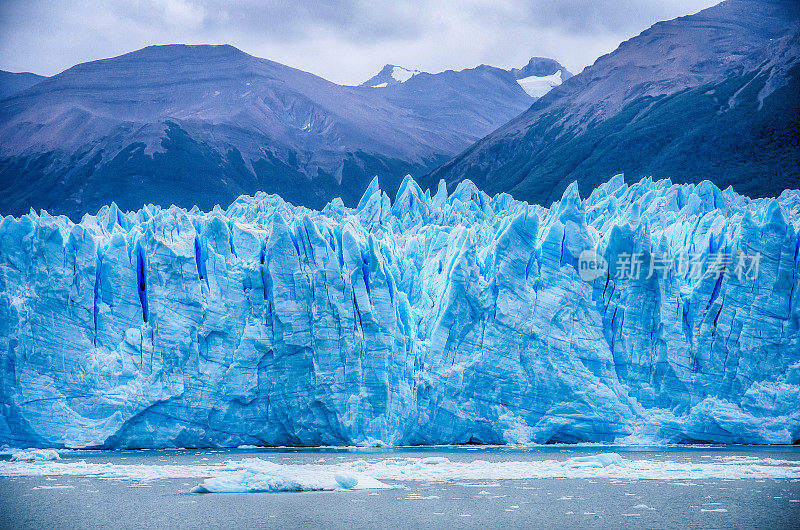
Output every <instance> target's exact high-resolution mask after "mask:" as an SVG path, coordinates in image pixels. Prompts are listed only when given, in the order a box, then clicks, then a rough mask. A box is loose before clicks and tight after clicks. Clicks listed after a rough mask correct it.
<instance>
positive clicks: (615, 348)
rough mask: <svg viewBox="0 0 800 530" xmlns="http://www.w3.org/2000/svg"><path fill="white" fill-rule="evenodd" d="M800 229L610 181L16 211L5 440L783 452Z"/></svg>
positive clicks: (794, 344) (797, 222)
mask: <svg viewBox="0 0 800 530" xmlns="http://www.w3.org/2000/svg"><path fill="white" fill-rule="evenodd" d="M798 233H800V192H798V191H792V190H789V191H785V192H784V193H783V194H782V195H781V196H780V197H779V198H776V199H756V200H753V199H749V198H747V197H743V196H740V195H738V194H736V193H735V192H734V191H733V190H731V189H726V190H720V189H718V188H717V187H716V186H714V185H713V184H712V183H710V182H702V183H701V184H698V185H674V184H672V183H671V182H670V181H668V180H659V181H653V180H651V179H644V180H642V181H640V182H637V183H634V184H632V185H628V184H626V183H625V182H624V180H623V178H622V177H621V176H616V177H614V178H612V179H611V180H610V181H608V182H607V183H605V184H603V185H601V186H600V187H598V188H597V189H596V190H594V192H592V194H591V195H590V196H589V197H588V198H586V199H581V198H580V197H579V195H578V190H577V186H575V185H572V186H570V187H569V188H568V189H567V190H566V192H565V193H564V195H563V197H562V198H561V200H560V201H559V202H556V203H555V204H553V206H552V207H551V208H549V209H548V208H543V207H541V206H531V205H529V204H527V203H524V202H518V201H516V200H514V199H513V198H512V197H511V196H509V195H507V194H499V195H496V196H494V197H489V196H488V195H486V194H485V193H483V192H481V191H480V190H478V189H477V188H476V187H475V185H474V184H473V183H471V182H469V181H463V182H461V183H460V184H459V185H458V187H457V188H456V189H455V190H454V191H453V193H452V194H449V195H448V193H447V190H446V188H445V186H444V184H443V183H442V184H440V185H439V188H438V189H437V190H436V192H435V193H431V192H423V190H421V189H420V188H419V186H417V184H416V183H415V182H414V181H413V180H412V179H411V178H407V179H406V180H405V181H404V182H403V183H402V185H401V187H400V190H399V192H398V194H397V197H396V200H395V201H394V203H392V201H391V200H390V198H389V197H388V195H386V194H385V193H384V192H382V191H381V189H380V188H379V186H378V182H377V180H376V181H373V183H372V185H371V186H370V187H369V188H368V189H367V191H366V192H365V194H364V197H363V198H362V199H361V201H360V203H359V204H358V207H357V208H347V207H345V206H344V205H343V203H342V201H340V200H334V201H332V202H331V203H330V204H328V205H327V206H326V207H325V208H324V209H323V210H322V211H314V210H309V209H306V208H303V207H295V206H292V205H291V204H288V203H286V202H284V201H283V200H282V199H281V198H280V197H278V196H277V195H267V194H257V195H256V196H254V197H250V196H242V197H240V198H238V199H237V200H236V201H235V202H234V203H233V204H231V205H230V207H228V208H227V210H223V209H222V208H220V207H216V208H214V209H213V210H212V211H211V212H202V211H200V210H199V209H197V208H193V209H192V210H189V211H187V210H184V209H181V208H178V207H175V206H173V207H171V208H166V209H165V208H161V207H158V206H153V205H148V206H145V207H143V208H142V209H141V210H139V211H136V212H123V211H120V209H119V208H117V206H115V205H113V204H112V205H111V206H106V207H103V208H102V209H101V210H100V211H99V212H98V214H97V215H85V216H84V217H83V219H82V220H81V222H80V223H77V224H75V223H73V222H72V221H70V220H69V219H68V218H67V217H63V216H62V217H54V216H51V215H48V214H47V213H46V212H41V213H40V214H37V213H36V212H33V211H31V212H30V213H29V214H27V215H23V216H21V217H18V218H15V217H11V216H8V217H5V218H4V219H3V220H2V224H0V407H1V408H0V445H2V444H8V445H10V446H13V447H33V446H38V447H56V448H60V447H108V448H118V447H127V448H135V447H168V446H182V447H192V446H237V445H240V444H258V445H319V444H335V445H356V444H358V445H383V444H387V445H399V444H432V443H464V442H470V441H472V442H480V443H544V442H581V441H597V442H612V441H617V442H625V443H650V442H652V443H671V442H690V441H712V442H746V443H793V442H795V441H797V440H800V288H798V285H799V284H800V260H799V259H798V245H799V244H800V238H798ZM587 251H588V252H591V253H594V255H595V256H596V257H597V260H596V261H597V262H598V263H600V262H604V263H606V265H607V269H606V270H604V269H600V272H599V273H598V274H594V275H592V276H594V277H593V278H589V277H587V276H586V275H584V274H583V273H584V272H585V270H584V269H583V267H584V265H585V260H583V259H582V256H583V255H584V253H586V252H587ZM662 254H664V255H671V256H683V255H687V256H692V259H693V260H697V262H698V263H705V264H706V265H709V264H711V263H712V262H714V260H715V256H720V255H724V256H726V257H727V258H726V259H728V258H730V259H728V261H727V262H724V263H722V266H721V267H720V268H719V270H718V271H716V272H715V271H714V270H713V268H709V269H708V270H707V271H705V272H704V273H703V274H702V275H698V274H695V273H694V271H693V270H692V269H691V268H689V269H686V268H683V267H681V266H679V263H678V262H677V261H676V262H671V263H670V264H669V266H667V267H662V268H656V267H655V266H653V265H647V263H652V258H653V257H654V256H659V255H662ZM634 255H635V256H639V257H642V259H643V261H644V263H645V266H644V268H643V271H642V272H643V274H639V275H634V274H627V275H626V274H620V270H622V268H623V266H624V263H625V260H624V258H626V257H629V256H634ZM742 255H745V256H749V257H751V258H752V257H753V256H758V257H759V260H760V261H758V262H757V263H758V267H757V268H756V270H754V269H753V267H752V265H753V260H752V259H751V261H750V265H751V266H750V268H749V270H748V271H745V272H746V273H745V274H742V270H741V269H740V268H738V267H739V266H740V262H738V261H737V259H738V258H737V256H742ZM623 272H624V271H623ZM629 272H630V271H629Z"/></svg>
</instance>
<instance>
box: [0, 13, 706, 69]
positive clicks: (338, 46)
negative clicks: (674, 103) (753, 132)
mask: <svg viewBox="0 0 800 530" xmlns="http://www.w3.org/2000/svg"><path fill="white" fill-rule="evenodd" d="M714 3H715V1H714V0H660V1H657V0H616V1H615V0H608V1H596V0H595V1H592V0H529V1H525V0H422V1H416V2H411V1H402V0H399V1H388V0H372V1H369V0H341V1H308V0H301V1H297V2H292V1H288V0H240V1H238V2H226V1H223V0H127V1H123V0H105V1H103V0H81V1H77V2H76V1H67V0H50V1H47V0H27V1H26V0H5V1H4V2H0V68H2V69H7V70H12V71H34V72H36V73H41V74H46V75H51V74H54V73H57V72H59V71H61V70H64V69H65V68H68V67H69V66H72V65H73V64H76V63H78V62H83V61H87V60H93V59H99V58H103V57H110V56H114V55H119V54H122V53H126V52H128V51H132V50H135V49H138V48H141V47H143V46H147V45H149V44H166V43H175V42H183V43H189V44H198V43H229V44H233V45H234V46H237V47H239V48H241V49H242V50H244V51H246V52H248V53H251V54H253V55H257V56H260V57H266V58H269V59H273V60H276V61H279V62H282V63H285V64H288V65H290V66H294V67H297V68H301V69H303V70H307V71H310V72H313V73H315V74H318V75H321V76H323V77H326V78H328V79H330V80H332V81H336V82H339V83H353V84H354V83H358V82H360V81H362V80H363V79H366V78H367V77H370V76H371V75H372V74H374V73H375V72H376V71H377V69H378V68H380V67H381V66H382V65H383V64H384V63H394V64H401V65H405V66H410V67H414V68H420V69H422V70H427V71H440V70H444V69H448V68H453V69H460V68H468V67H472V66H476V65H477V64H481V63H485V64H492V65H496V66H501V67H512V66H521V65H523V64H525V62H527V60H528V58H530V57H531V56H534V55H540V56H547V57H553V58H555V59H558V60H559V61H561V62H562V63H563V64H564V65H565V66H567V68H569V69H571V70H573V71H579V70H581V69H582V68H583V67H585V66H587V65H588V64H591V63H592V62H593V61H594V60H595V59H596V58H597V57H598V56H600V55H602V54H604V53H607V52H609V51H611V50H613V49H614V48H615V47H616V46H617V45H618V44H619V43H620V42H621V41H622V40H625V39H627V38H629V37H631V36H633V35H636V34H637V33H639V32H640V31H642V30H644V29H646V28H647V27H649V26H650V25H652V24H653V23H655V22H657V21H658V20H664V19H669V18H674V17H676V16H680V15H685V14H689V13H693V12H696V11H699V10H700V9H703V8H705V7H708V6H710V5H713V4H714Z"/></svg>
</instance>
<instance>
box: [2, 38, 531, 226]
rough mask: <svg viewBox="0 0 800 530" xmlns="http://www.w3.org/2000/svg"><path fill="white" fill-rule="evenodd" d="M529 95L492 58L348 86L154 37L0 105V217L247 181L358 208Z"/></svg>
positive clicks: (74, 211)
mask: <svg viewBox="0 0 800 530" xmlns="http://www.w3.org/2000/svg"><path fill="white" fill-rule="evenodd" d="M401 77H402V76H401ZM532 101H533V100H532V99H531V98H530V97H529V96H528V95H527V94H525V92H524V91H523V90H522V89H521V88H520V87H519V86H518V85H516V83H515V81H514V79H513V78H511V76H510V74H508V73H507V72H504V71H503V70H499V69H491V68H490V67H479V68H476V69H473V70H468V71H462V72H443V73H441V74H435V75H432V74H422V73H420V74H418V75H414V76H412V77H410V78H408V79H405V82H403V83H398V84H397V85H396V86H391V87H388V88H370V87H363V86H362V87H348V86H341V85H337V84H334V83H331V82H329V81H326V80H324V79H322V78H320V77H317V76H315V75H312V74H309V73H306V72H302V71H300V70H296V69H294V68H290V67H288V66H284V65H282V64H279V63H276V62H273V61H269V60H266V59H260V58H256V57H253V56H250V55H248V54H246V53H244V52H242V51H240V50H238V49H236V48H234V47H232V46H185V45H169V46H151V47H147V48H144V49H142V50H139V51H136V52H132V53H128V54H125V55H122V56H119V57H115V58H111V59H103V60H99V61H93V62H89V63H84V64H79V65H77V66H74V67H72V68H70V69H68V70H66V71H65V72H62V73H61V74H58V75H56V76H53V77H51V78H48V79H45V80H43V81H42V82H40V83H38V84H36V85H34V86H32V87H30V88H28V89H27V90H25V91H22V92H20V93H17V94H15V95H13V96H12V97H9V98H7V99H5V100H3V101H1V102H0V191H1V192H2V194H0V213H2V214H17V215H18V214H21V213H24V212H27V211H28V209H29V208H30V207H33V208H36V209H39V208H45V209H47V210H48V211H50V212H53V213H64V214H68V215H72V216H73V217H75V218H79V217H80V216H81V215H82V214H83V213H85V212H94V211H97V209H98V208H99V207H101V206H102V205H103V204H106V203H110V202H112V201H116V203H117V204H118V205H119V206H121V207H123V208H126V209H128V208H136V207H138V205H140V204H142V203H145V202H154V203H158V204H162V205H164V206H169V205H170V204H173V203H174V204H177V205H180V206H183V207H187V208H188V207H191V206H192V205H194V204H197V205H198V206H200V207H202V208H205V209H210V208H212V207H213V206H214V204H216V203H221V204H223V205H224V204H228V203H230V202H231V201H232V200H233V199H235V198H236V197H237V196H238V195H240V194H242V193H255V192H256V191H259V190H263V191H267V192H275V193H280V194H281V195H282V196H283V197H284V198H285V199H287V200H289V201H291V202H293V203H295V204H299V205H305V206H311V207H317V208H320V207H322V206H323V205H324V204H325V203H326V202H327V201H329V200H330V199H332V198H333V197H336V196H340V197H342V198H343V200H344V201H345V203H346V204H349V205H354V204H355V203H356V202H357V201H358V198H359V197H360V196H361V193H362V192H363V190H364V189H365V188H366V186H367V184H368V183H369V181H370V180H371V179H372V178H373V177H374V176H375V175H378V176H380V178H381V182H382V185H383V186H384V188H385V189H387V190H388V191H389V192H390V193H393V192H394V191H396V189H397V186H398V185H399V184H400V180H401V179H402V178H403V176H404V175H406V174H411V175H414V176H421V175H424V174H426V173H429V172H430V171H431V170H432V169H433V168H435V167H436V166H438V165H440V164H441V163H442V162H444V161H446V160H447V159H448V158H449V157H451V156H453V155H455V154H457V153H458V152H460V151H461V150H463V149H465V148H466V147H468V146H469V145H470V144H471V143H473V142H474V141H476V140H478V139H479V138H481V137H483V136H485V135H486V134H488V133H489V132H491V131H492V130H494V129H496V128H497V127H499V126H500V125H502V124H503V123H505V122H507V121H508V120H510V119H511V118H513V117H514V116H516V115H518V114H519V113H521V112H522V111H523V110H525V109H526V108H527V107H528V106H529V105H530V103H531V102H532Z"/></svg>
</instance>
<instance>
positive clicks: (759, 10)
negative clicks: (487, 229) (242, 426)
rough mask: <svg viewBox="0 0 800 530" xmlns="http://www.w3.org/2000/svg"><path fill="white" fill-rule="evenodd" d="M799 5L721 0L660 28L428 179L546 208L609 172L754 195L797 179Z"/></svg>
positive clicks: (619, 50)
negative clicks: (468, 183) (706, 183)
mask: <svg viewBox="0 0 800 530" xmlns="http://www.w3.org/2000/svg"><path fill="white" fill-rule="evenodd" d="M799 20H800V5H799V4H797V3H796V2H791V1H785V0H766V1H762V0H758V1H756V0H726V1H725V2H722V3H721V4H718V5H716V6H714V7H712V8H709V9H706V10H704V11H701V12H700V13H698V14H696V15H691V16H686V17H681V18H678V19H675V20H671V21H667V22H659V23H658V24H655V25H654V26H653V27H651V28H650V29H648V30H646V31H644V32H643V33H641V34H640V35H639V36H637V37H634V38H632V39H630V40H628V41H626V42H624V43H622V44H621V45H620V46H619V48H617V50H615V51H614V52H612V53H610V54H608V55H605V56H603V57H601V58H599V59H598V60H597V61H596V62H595V63H594V65H592V66H590V67H588V68H586V69H585V70H584V71H583V72H581V73H580V74H579V75H577V76H575V77H573V78H571V79H569V80H567V81H566V82H565V83H564V84H563V85H561V86H559V87H557V88H555V89H553V90H552V91H551V92H549V93H548V94H547V95H545V96H544V97H542V98H541V99H539V100H538V101H536V102H535V103H534V104H533V105H532V106H531V108H530V109H529V110H527V111H526V112H525V113H523V114H522V115H521V116H519V117H518V118H516V119H514V120H512V121H511V122H510V123H508V124H507V125H505V126H503V127H502V128H500V129H499V130H497V131H495V132H494V133H492V134H491V135H489V136H488V137H486V138H484V139H483V140H481V141H480V142H478V143H476V144H475V145H474V146H472V147H470V148H469V149H468V150H466V151H465V152H464V153H462V154H461V155H459V156H458V157H456V158H454V159H453V160H451V161H449V162H448V163H447V164H445V165H443V166H442V167H441V168H438V169H437V170H436V171H434V172H433V174H432V175H431V176H430V177H428V178H427V179H424V180H423V182H424V183H425V184H427V185H433V184H435V183H436V182H437V181H438V179H439V178H444V179H445V180H446V181H447V182H448V185H450V186H454V185H455V184H457V183H458V182H460V181H461V180H463V179H465V178H469V179H472V180H473V181H475V182H476V183H477V184H478V185H479V186H480V187H482V188H483V189H485V190H487V191H488V192H491V193H494V192H498V191H507V192H510V193H512V194H513V195H514V196H515V197H517V198H519V199H524V200H528V201H531V202H537V203H541V204H549V203H551V202H552V201H554V200H556V199H558V197H559V196H560V195H561V193H562V192H563V190H564V189H565V188H566V187H567V185H568V184H569V183H570V182H571V181H572V180H577V181H578V182H579V185H580V188H581V190H582V191H584V192H588V191H591V190H592V189H594V187H596V186H597V185H598V184H599V183H600V182H602V181H604V180H605V179H607V178H609V177H610V176H611V175H613V174H615V173H617V172H624V173H625V174H626V176H627V177H628V178H630V179H632V180H636V179H638V178H640V177H642V176H646V175H652V176H656V177H659V176H670V177H671V178H673V179H674V180H677V181H683V182H699V181H700V180H702V179H710V180H712V181H714V182H715V183H716V184H717V185H719V186H721V187H725V186H728V185H733V186H734V188H735V189H736V190H737V191H739V192H740V193H746V194H748V195H752V196H765V195H777V194H779V193H780V192H781V191H782V190H783V189H786V188H792V187H797V182H798V181H800V144H799V143H798V140H797V139H798V138H800V66H798V57H800V36H799V35H800V32H799V31H798V28H799V27H800V25H799V24H798V21H799Z"/></svg>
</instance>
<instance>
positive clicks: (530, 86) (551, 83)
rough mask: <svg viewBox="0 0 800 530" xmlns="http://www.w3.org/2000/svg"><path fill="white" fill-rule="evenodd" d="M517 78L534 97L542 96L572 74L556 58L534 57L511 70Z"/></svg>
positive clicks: (520, 84)
mask: <svg viewBox="0 0 800 530" xmlns="http://www.w3.org/2000/svg"><path fill="white" fill-rule="evenodd" d="M509 71H510V72H511V73H512V74H513V75H514V77H515V78H516V79H517V83H519V86H521V87H522V89H523V90H524V91H525V92H527V93H528V95H529V96H531V97H532V98H537V99H538V98H540V97H542V96H544V95H545V94H547V93H548V92H550V90H551V89H552V88H553V87H557V86H558V85H560V84H561V83H563V82H564V81H566V80H567V79H569V78H570V77H572V74H571V73H570V72H569V70H567V69H566V68H564V67H563V66H561V64H559V63H558V61H556V60H555V59H549V58H547V57H533V58H531V60H530V61H528V64H526V65H525V66H524V67H522V68H512V69H511V70H509Z"/></svg>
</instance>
